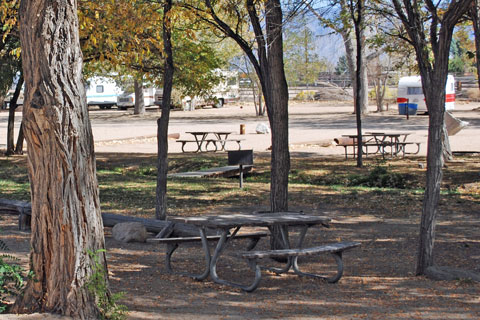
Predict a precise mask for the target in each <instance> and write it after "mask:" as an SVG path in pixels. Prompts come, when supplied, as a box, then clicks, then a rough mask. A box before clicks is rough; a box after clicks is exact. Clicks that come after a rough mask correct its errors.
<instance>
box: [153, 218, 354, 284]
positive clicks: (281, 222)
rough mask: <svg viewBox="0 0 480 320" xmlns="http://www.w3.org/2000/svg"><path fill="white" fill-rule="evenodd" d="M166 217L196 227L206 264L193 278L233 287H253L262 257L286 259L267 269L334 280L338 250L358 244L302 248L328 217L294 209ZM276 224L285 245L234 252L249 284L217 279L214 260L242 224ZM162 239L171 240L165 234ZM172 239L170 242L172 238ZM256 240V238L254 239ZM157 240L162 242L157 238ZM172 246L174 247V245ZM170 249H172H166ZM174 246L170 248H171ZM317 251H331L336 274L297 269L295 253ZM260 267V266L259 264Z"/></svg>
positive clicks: (339, 270) (339, 256)
mask: <svg viewBox="0 0 480 320" xmlns="http://www.w3.org/2000/svg"><path fill="white" fill-rule="evenodd" d="M170 221H172V222H173V223H176V222H181V223H186V224H190V225H194V226H196V227H197V228H198V230H199V234H200V238H201V242H202V247H203V251H204V254H205V261H206V267H205V271H204V272H203V273H202V274H201V275H200V276H198V275H192V274H187V275H190V276H193V277H194V278H195V279H197V280H205V279H206V278H207V277H208V276H209V275H210V277H211V279H212V280H213V281H214V282H216V283H219V284H224V285H229V286H233V287H238V288H241V289H242V290H244V291H247V292H251V291H254V290H255V289H256V288H257V287H258V284H259V283H260V279H261V267H260V266H259V264H258V260H260V259H263V258H269V257H270V258H272V257H283V258H287V263H286V265H285V266H284V267H283V268H268V269H269V270H271V271H273V272H275V273H277V274H280V273H284V272H287V271H289V270H290V269H293V271H294V272H295V273H296V274H297V275H300V276H311V277H316V278H322V279H325V280H327V281H329V282H336V281H338V280H339V279H340V277H341V276H342V274H343V262H342V252H343V251H344V250H346V249H350V248H353V247H356V246H358V245H359V243H356V242H339V243H334V244H328V245H323V246H318V247H312V248H303V242H304V239H305V235H306V233H307V230H308V229H309V228H310V227H312V226H315V225H322V226H324V227H328V223H329V222H330V218H328V217H323V216H318V215H308V214H303V213H295V212H276V213H262V214H228V215H214V216H195V217H172V218H170ZM274 226H279V227H280V228H279V229H280V233H281V238H282V242H283V244H284V246H285V247H286V249H279V250H263V251H252V249H254V247H255V244H256V242H255V244H254V245H253V246H249V247H248V249H247V251H242V252H237V253H238V256H240V257H241V258H243V259H247V262H248V263H249V265H250V267H251V268H252V269H253V270H254V271H255V278H254V279H253V281H252V282H251V284H247V285H245V284H240V283H236V282H233V281H230V280H227V279H221V278H220V277H219V276H218V274H217V262H218V260H219V259H220V257H221V256H222V253H223V252H224V250H225V248H226V246H227V244H228V243H229V242H230V241H231V240H232V239H235V238H236V237H237V236H238V237H241V236H242V234H240V233H238V232H239V230H240V229H241V228H243V227H269V228H271V227H274ZM289 226H298V227H301V231H300V236H299V239H298V243H297V245H296V246H295V248H294V249H291V245H290V241H289V239H290V237H289V236H288V227H289ZM207 229H209V230H211V229H214V230H218V231H220V236H219V237H218V238H217V239H218V242H217V245H216V247H215V251H214V253H213V256H211V254H210V249H209V246H208V241H209V240H210V239H211V238H212V237H209V236H207V233H206V230H207ZM165 240H166V242H172V240H169V239H168V238H167V239H165ZM175 241H176V242H177V244H179V243H182V242H183V240H182V238H178V240H175ZM175 241H174V242H175ZM257 241H258V240H257ZM157 242H162V241H161V240H157ZM175 248H176V247H175ZM170 250H172V249H170ZM173 250H174V249H173ZM319 253H331V254H333V255H334V257H335V259H336V262H337V274H336V275H335V276H333V277H331V278H326V277H323V276H320V275H317V274H310V273H304V272H302V271H300V270H299V267H298V261H297V258H298V256H306V255H312V254H319ZM170 256H171V252H167V259H170ZM167 265H168V266H169V267H170V262H169V261H167ZM262 268H263V267H262Z"/></svg>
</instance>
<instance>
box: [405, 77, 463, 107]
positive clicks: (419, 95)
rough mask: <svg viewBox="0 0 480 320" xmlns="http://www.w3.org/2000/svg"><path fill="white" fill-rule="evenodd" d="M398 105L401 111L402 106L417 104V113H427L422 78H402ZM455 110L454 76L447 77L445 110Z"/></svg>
mask: <svg viewBox="0 0 480 320" xmlns="http://www.w3.org/2000/svg"><path fill="white" fill-rule="evenodd" d="M397 103H398V105H399V110H400V108H401V106H402V105H404V104H406V103H409V104H416V105H417V112H427V105H426V104H425V96H424V95H423V89H422V80H421V78H420V76H409V77H402V78H400V80H399V81H398V92H397ZM454 108H455V79H454V77H453V76H452V75H449V76H448V77H447V84H446V86H445V109H446V110H453V109H454Z"/></svg>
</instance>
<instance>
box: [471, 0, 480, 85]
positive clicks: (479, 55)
mask: <svg viewBox="0 0 480 320" xmlns="http://www.w3.org/2000/svg"><path fill="white" fill-rule="evenodd" d="M470 17H471V18H472V22H473V31H474V34H475V49H476V50H475V66H476V68H477V78H479V77H480V4H479V2H478V0H475V1H474V5H473V6H472V8H471V9H470ZM479 79H480V78H479ZM478 87H479V89H480V81H478Z"/></svg>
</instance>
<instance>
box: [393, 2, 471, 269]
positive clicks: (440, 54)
mask: <svg viewBox="0 0 480 320" xmlns="http://www.w3.org/2000/svg"><path fill="white" fill-rule="evenodd" d="M392 2H393V5H394V7H395V11H396V12H397V14H398V17H399V18H400V20H401V21H402V23H403V25H404V27H405V30H406V32H407V33H408V36H409V38H410V40H411V43H412V45H413V47H414V48H415V53H416V56H417V62H418V68H419V70H420V76H421V79H422V88H423V92H424V94H425V104H426V105H427V110H428V115H429V126H428V147H427V180H426V186H425V194H424V198H423V209H422V220H421V224H420V240H419V246H418V253H417V267H416V274H417V275H421V274H425V272H426V270H427V268H428V267H430V266H432V265H433V244H434V240H435V224H436V217H437V212H438V205H439V202H440V185H441V182H442V167H443V148H444V145H445V141H443V140H444V139H445V137H446V135H445V130H444V128H445V125H444V123H445V119H444V118H445V90H444V88H445V85H446V82H447V76H448V56H449V52H450V44H451V41H452V35H453V29H454V28H455V25H456V24H457V23H458V21H459V19H460V18H461V17H463V15H464V14H466V13H467V11H468V10H470V9H471V6H472V5H473V4H474V1H473V0H464V1H456V2H450V3H449V4H448V7H447V8H446V9H445V8H442V9H441V10H442V14H441V15H440V14H439V13H438V10H439V8H438V7H436V6H435V5H434V4H433V3H432V2H428V1H427V2H425V4H424V6H421V5H418V3H417V2H416V1H413V2H412V1H405V0H404V1H400V0H393V1H392ZM426 11H429V16H430V21H429V23H425V21H424V15H425V12H426ZM426 26H428V28H430V30H429V31H428V33H429V34H430V39H429V41H430V43H427V41H426V39H425V34H426V32H427V31H426V30H425V28H426ZM432 53H433V54H432ZM432 57H433V60H432ZM447 140H448V139H447Z"/></svg>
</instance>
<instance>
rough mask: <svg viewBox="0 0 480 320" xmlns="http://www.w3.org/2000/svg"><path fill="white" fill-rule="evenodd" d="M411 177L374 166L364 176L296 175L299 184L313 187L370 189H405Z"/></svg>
mask: <svg viewBox="0 0 480 320" xmlns="http://www.w3.org/2000/svg"><path fill="white" fill-rule="evenodd" d="M412 178H413V177H412V176H411V175H409V174H405V173H403V174H402V173H395V172H391V171H390V170H389V168H388V167H385V166H376V167H374V168H373V169H372V170H370V171H369V172H367V173H365V174H363V173H362V174H359V173H355V174H339V173H327V174H322V175H310V174H305V173H298V179H299V180H300V181H299V182H301V183H308V184H314V185H325V186H333V185H340V186H345V187H358V186H362V187H371V188H393V189H406V188H408V187H409V186H408V185H409V182H410V181H411V180H412Z"/></svg>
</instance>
